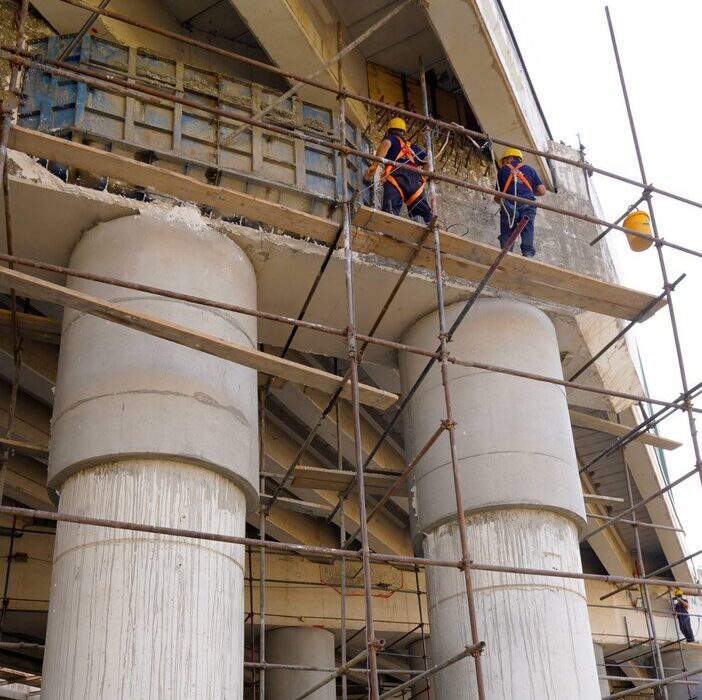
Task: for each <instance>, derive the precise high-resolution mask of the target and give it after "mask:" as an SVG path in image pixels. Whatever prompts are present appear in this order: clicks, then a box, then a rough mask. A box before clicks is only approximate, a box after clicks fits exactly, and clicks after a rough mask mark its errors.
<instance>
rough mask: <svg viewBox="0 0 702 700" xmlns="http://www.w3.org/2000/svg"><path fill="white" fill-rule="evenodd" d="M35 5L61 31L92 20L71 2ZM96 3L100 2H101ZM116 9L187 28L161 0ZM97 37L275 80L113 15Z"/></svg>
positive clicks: (117, 4)
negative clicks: (125, 22) (125, 21)
mask: <svg viewBox="0 0 702 700" xmlns="http://www.w3.org/2000/svg"><path fill="white" fill-rule="evenodd" d="M31 3H32V5H33V7H34V8H35V9H36V10H37V11H38V12H39V13H40V14H41V15H42V16H43V17H44V19H46V21H47V22H48V23H49V24H50V25H51V26H52V27H53V28H54V29H55V30H56V32H57V33H58V34H71V33H74V32H76V31H77V30H78V29H79V28H80V27H81V26H82V25H83V23H84V22H85V21H86V20H87V19H88V17H89V13H88V12H87V11H85V10H81V9H79V8H77V7H72V6H71V5H66V4H65V3H63V2H60V0H31ZM94 4H96V5H97V4H98V3H97V2H96V3H94ZM108 9H109V10H112V11H114V12H117V13H120V14H124V15H127V16H128V17H133V18H134V19H138V20H140V21H143V22H145V23H147V24H152V25H156V26H158V27H162V28H163V29H168V30H169V31H171V32H175V33H176V34H184V33H185V31H184V29H183V26H182V25H181V23H180V21H179V20H178V18H177V17H176V16H175V14H174V13H173V12H171V10H170V9H169V7H168V4H167V3H166V2H161V0H112V1H111V2H110V6H109V8H108ZM93 27H94V32H91V33H95V34H97V36H99V37H102V38H105V39H108V40H110V41H115V42H117V43H120V44H124V45H126V46H134V47H137V48H147V49H149V50H151V51H154V52H156V53H158V54H160V55H162V56H169V57H171V58H172V59H173V60H175V61H182V62H184V63H189V64H193V65H197V66H200V67H202V68H207V69H209V70H213V71H217V72H222V73H227V74H230V75H231V74H234V75H240V76H242V75H243V76H244V77H247V78H249V79H250V80H254V81H256V82H263V83H267V82H269V81H270V80H271V78H270V73H266V72H263V71H260V70H257V69H254V70H251V69H249V68H246V67H242V65H241V64H240V63H237V62H235V61H232V60H229V59H226V58H224V57H222V56H217V55H215V54H213V53H211V52H210V51H205V50H203V49H198V48H195V47H192V46H188V45H187V44H183V43H182V42H179V41H175V40H173V39H167V38H166V37H162V36H158V35H156V34H153V33H152V32H149V31H146V30H144V29H139V28H138V27H133V26H131V25H129V24H124V23H123V22H118V21H116V20H114V19H110V18H109V17H99V18H98V19H97V20H96V22H95V24H94V25H93ZM188 35H189V36H191V37H193V38H195V39H200V40H201V41H207V42H210V43H212V44H215V45H217V46H220V47H222V48H225V49H229V50H233V51H236V52H240V53H246V54H247V55H251V56H252V57H253V58H256V59H258V60H263V61H265V60H266V58H267V57H266V55H265V54H264V53H263V52H262V51H257V50H255V49H252V48H251V47H250V46H246V45H243V44H239V43H237V42H234V41H230V40H227V39H223V38H221V37H213V36H212V35H208V34H205V33H203V32H199V31H198V30H197V29H193V30H192V31H191V32H189V34H188Z"/></svg>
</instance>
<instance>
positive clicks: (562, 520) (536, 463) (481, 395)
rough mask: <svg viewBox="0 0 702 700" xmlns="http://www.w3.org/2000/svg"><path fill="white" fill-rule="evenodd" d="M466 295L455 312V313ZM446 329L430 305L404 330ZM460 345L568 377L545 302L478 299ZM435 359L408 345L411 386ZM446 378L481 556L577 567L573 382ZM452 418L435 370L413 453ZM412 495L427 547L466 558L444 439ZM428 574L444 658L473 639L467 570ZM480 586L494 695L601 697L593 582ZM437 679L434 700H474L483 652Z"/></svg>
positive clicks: (481, 577)
mask: <svg viewBox="0 0 702 700" xmlns="http://www.w3.org/2000/svg"><path fill="white" fill-rule="evenodd" d="M460 306H461V305H459V304H457V305H454V306H451V307H449V308H448V309H447V318H448V323H449V324H450V323H451V322H452V321H453V320H454V319H455V318H456V316H457V314H458V312H459V309H460ZM437 333H438V323H437V318H436V313H432V314H430V315H429V316H426V317H424V318H423V319H421V320H420V321H419V322H417V323H416V324H415V325H414V326H413V327H412V328H411V330H410V331H409V332H408V333H407V334H406V336H405V338H404V341H405V342H407V343H410V344H412V345H419V346H422V347H427V348H429V347H431V348H433V347H435V346H436V343H437ZM451 350H452V352H453V353H454V354H455V355H456V356H458V357H462V358H466V359H471V360H476V361H482V362H488V363H492V364H495V365H503V366H508V367H513V368H518V369H521V370H527V371H530V372H535V373H539V374H544V375H549V376H553V377H559V378H560V377H562V373H561V366H560V357H559V352H558V344H557V340H556V334H555V330H554V328H553V325H552V324H551V322H550V321H549V319H548V317H547V316H546V315H545V314H543V313H542V312H541V311H539V310H538V309H536V308H534V307H533V306H530V305H528V304H525V303H522V302H518V301H512V300H507V299H489V300H482V301H480V302H478V303H477V304H476V305H475V307H474V308H473V309H472V310H471V312H470V314H469V315H468V316H467V318H466V319H465V321H464V322H463V324H462V325H461V327H460V329H459V331H458V332H457V333H456V335H455V336H454V339H453V342H452V343H451ZM425 363H426V359H425V358H421V357H418V356H416V355H410V354H408V353H405V354H403V355H402V358H401V374H402V381H403V387H404V390H405V391H406V390H407V389H408V388H409V387H410V386H411V385H412V383H413V382H414V380H415V378H416V377H417V376H418V374H419V372H420V371H421V369H422V368H423V367H424V364H425ZM449 380H450V384H451V392H452V399H453V408H454V418H455V420H456V421H457V424H458V427H457V441H458V450H459V458H460V479H461V481H462V486H463V495H464V501H465V503H464V505H465V511H466V516H467V519H468V540H469V542H470V547H471V556H472V558H473V560H474V561H477V562H481V563H494V564H499V565H506V566H517V567H528V568H539V569H555V570H558V569H563V570H567V571H580V570H581V564H580V554H579V547H578V532H579V530H582V529H583V528H584V526H585V514H584V505H583V499H582V494H581V489H580V484H579V480H578V471H577V462H576V457H575V450H574V446H573V437H572V432H571V427H570V421H569V418H568V406H567V402H566V397H565V392H564V390H563V389H562V388H561V387H557V386H554V385H550V384H545V383H537V382H533V381H529V380H526V379H519V378H516V377H510V376H507V375H504V374H497V373H490V372H485V371H482V370H475V369H469V368H465V367H458V366H452V367H451V369H450V370H449ZM445 415H446V409H445V404H444V394H443V389H442V385H441V376H440V371H439V368H438V367H435V368H434V369H433V370H432V372H431V373H430V375H429V376H428V377H427V379H426V380H425V381H424V383H423V384H422V387H421V388H420V390H419V391H418V392H417V393H416V394H415V397H414V399H413V401H412V404H411V406H410V410H409V412H408V414H407V416H406V425H405V435H406V440H407V443H408V445H409V452H410V457H411V456H413V455H414V454H416V453H417V452H418V451H419V449H421V447H422V446H423V445H424V444H425V442H426V441H427V440H428V439H429V437H430V436H431V434H432V433H433V432H434V431H435V430H436V427H437V426H438V425H439V422H440V420H441V419H442V418H444V417H445ZM412 494H413V507H412V511H413V512H414V513H415V515H416V517H417V520H418V524H417V532H419V533H422V535H423V537H424V552H425V555H426V556H427V557H431V558H436V559H460V556H461V554H460V545H459V533H458V531H457V525H456V503H455V497H454V488H453V478H452V470H451V459H450V454H449V446H448V441H447V440H441V441H440V442H439V443H437V444H436V445H435V446H434V447H433V448H432V449H431V450H430V452H429V453H428V454H427V456H426V457H425V458H424V459H423V460H422V462H421V463H420V464H419V466H418V467H417V470H416V472H415V477H414V482H413V484H412ZM426 580H427V597H428V602H429V621H430V625H431V630H432V648H433V654H434V662H435V663H440V662H442V661H444V660H446V659H447V658H449V657H450V656H452V655H454V654H456V653H457V652H459V651H460V650H461V649H463V647H464V646H465V645H466V644H468V643H469V626H468V612H467V603H466V598H465V587H464V582H463V576H462V574H461V573H460V572H459V571H458V570H449V569H438V568H432V567H428V568H427V579H426ZM474 586H475V600H476V606H477V614H478V627H479V630H480V636H481V639H482V640H484V641H485V642H486V644H487V650H486V652H485V654H484V657H483V659H484V675H485V684H486V690H487V697H488V698H490V700H492V699H493V698H503V697H504V698H520V700H560V699H562V698H569V699H571V700H596V699H597V698H599V697H600V695H599V685H598V680H597V671H596V668H595V659H594V653H593V649H592V639H591V636H590V625H589V621H588V615H587V606H586V599H585V588H584V585H583V583H582V581H579V580H573V579H556V578H546V577H538V576H525V575H515V574H500V573H491V572H477V571H476V572H475V573H474ZM459 622H460V623H461V624H459ZM433 686H434V690H435V696H436V700H469V699H470V700H473V698H475V697H477V693H476V689H475V682H474V665H473V661H472V660H471V659H466V660H464V661H462V662H460V663H458V664H454V665H453V666H450V667H448V668H447V669H445V670H444V671H442V672H440V673H438V674H437V675H436V677H435V679H434V681H433Z"/></svg>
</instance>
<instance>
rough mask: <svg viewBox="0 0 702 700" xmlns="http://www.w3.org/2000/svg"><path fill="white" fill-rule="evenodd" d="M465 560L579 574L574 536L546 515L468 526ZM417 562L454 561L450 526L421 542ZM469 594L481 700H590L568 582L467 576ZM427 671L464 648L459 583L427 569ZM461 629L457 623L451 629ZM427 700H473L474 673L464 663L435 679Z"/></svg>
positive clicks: (578, 594) (595, 694)
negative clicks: (482, 647)
mask: <svg viewBox="0 0 702 700" xmlns="http://www.w3.org/2000/svg"><path fill="white" fill-rule="evenodd" d="M468 540H469V542H470V546H471V558H472V559H474V560H475V561H479V562H490V563H492V564H498V565H503V566H518V567H527V568H539V569H543V568H547V569H562V570H564V571H580V554H579V551H578V538H577V529H576V527H575V524H574V523H573V521H572V520H570V519H569V518H566V517H564V516H562V515H560V514H558V513H555V512H550V511H537V510H526V509H514V508H513V509H504V510H494V511H491V512H484V513H478V514H476V515H472V516H470V517H469V519H468ZM424 554H425V556H427V557H432V558H436V559H454V560H455V559H459V558H460V556H461V554H460V544H459V538H458V530H457V526H456V524H455V523H448V524H445V525H441V526H439V527H438V528H437V529H435V530H432V531H431V532H429V533H428V534H427V538H426V540H425V543H424ZM473 586H474V595H475V603H476V610H477V618H478V630H479V635H480V640H482V641H485V642H486V644H487V650H486V652H485V653H484V654H483V669H484V671H483V673H484V678H485V684H486V691H487V697H488V698H520V700H562V698H572V699H573V700H598V699H599V698H600V697H601V696H600V694H599V685H598V681H597V673H596V669H595V658H594V653H593V649H592V637H591V635H590V626H589V622H588V616H587V606H586V601H585V589H584V586H583V583H582V581H578V580H576V579H554V578H545V577H538V576H524V575H516V574H500V573H491V572H483V571H476V572H474V574H473ZM427 595H428V598H429V620H430V623H431V628H432V630H433V633H432V647H433V652H434V660H435V662H436V663H440V662H441V661H443V660H445V659H447V658H449V657H450V656H453V655H454V654H456V653H458V652H459V651H460V650H461V649H463V647H464V646H466V645H468V644H470V643H471V640H470V638H469V627H468V605H467V602H466V595H465V585H464V581H463V575H462V574H461V572H459V571H458V570H453V569H450V570H449V569H438V568H433V567H430V568H429V569H428V570H427ZM459 620H460V621H461V623H460V624H457V621H459ZM433 684H434V688H435V691H436V697H437V698H441V700H444V698H451V700H474V699H475V698H477V690H476V686H475V667H474V664H473V660H472V659H465V660H463V661H461V662H459V663H456V664H454V665H453V666H450V667H448V668H447V669H445V670H444V671H440V672H439V673H437V674H436V676H435V678H434V680H433Z"/></svg>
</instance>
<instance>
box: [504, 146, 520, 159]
mask: <svg viewBox="0 0 702 700" xmlns="http://www.w3.org/2000/svg"><path fill="white" fill-rule="evenodd" d="M505 158H519V160H524V155H523V154H522V152H521V151H520V150H519V149H518V148H505V150H504V151H503V152H502V158H500V161H503V160H504V159H505Z"/></svg>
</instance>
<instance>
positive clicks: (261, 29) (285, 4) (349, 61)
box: [229, 0, 368, 128]
mask: <svg viewBox="0 0 702 700" xmlns="http://www.w3.org/2000/svg"><path fill="white" fill-rule="evenodd" d="M229 1H230V2H231V4H232V5H233V6H234V7H235V8H236V10H237V12H238V13H239V14H240V15H241V16H242V18H243V19H244V21H245V22H246V24H247V25H248V26H249V29H250V30H251V31H252V32H253V34H254V35H255V36H256V38H257V39H258V41H259V43H260V44H261V45H262V46H263V48H264V49H265V51H266V52H267V53H268V55H269V56H270V57H271V58H272V59H273V61H274V62H275V63H276V64H277V65H278V66H280V67H281V68H284V69H286V70H289V71H291V72H293V73H297V74H298V75H311V74H312V73H313V72H314V71H316V70H318V69H319V68H321V66H322V65H324V64H325V63H326V62H327V61H328V60H329V59H331V58H332V57H333V56H335V55H336V53H337V29H336V22H330V21H328V20H329V19H331V15H330V14H329V13H328V12H326V11H325V12H323V13H320V12H319V10H318V8H319V5H320V4H323V3H317V4H315V3H314V2H312V1H311V0H229ZM317 80H320V81H321V82H323V83H325V84H327V85H330V86H337V85H338V80H337V68H336V65H335V64H334V65H333V66H332V67H330V68H328V69H327V70H325V71H324V72H323V73H322V74H320V75H319V76H318V77H317ZM343 80H344V84H345V86H346V88H348V89H349V90H350V91H351V92H356V93H361V94H364V95H367V94H368V81H367V77H366V62H365V60H364V58H363V56H362V55H361V54H360V52H358V51H351V52H350V53H349V54H347V55H346V56H345V57H344V70H343ZM299 94H300V96H301V97H302V98H303V99H309V100H310V101H312V102H315V103H316V104H319V105H322V106H325V107H329V108H335V107H336V97H335V96H334V95H333V94H332V93H328V92H326V91H323V90H318V89H314V88H310V87H305V88H302V89H301V90H300V92H299ZM349 112H350V115H349V116H350V117H351V118H352V119H353V120H354V121H355V122H356V123H357V125H358V126H360V127H361V128H365V127H366V125H367V123H368V117H367V113H366V109H365V108H364V107H363V105H361V104H359V103H358V102H354V101H350V102H349Z"/></svg>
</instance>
